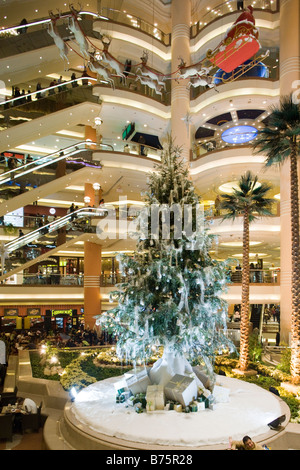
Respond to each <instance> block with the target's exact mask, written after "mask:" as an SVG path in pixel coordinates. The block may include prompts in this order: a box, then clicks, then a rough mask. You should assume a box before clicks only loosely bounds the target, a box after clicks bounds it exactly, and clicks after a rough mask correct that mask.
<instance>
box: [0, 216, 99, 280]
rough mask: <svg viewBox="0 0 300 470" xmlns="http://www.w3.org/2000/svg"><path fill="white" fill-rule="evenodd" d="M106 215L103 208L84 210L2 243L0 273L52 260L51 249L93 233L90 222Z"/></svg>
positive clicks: (92, 226) (93, 227) (94, 228)
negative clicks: (43, 257) (42, 258)
mask: <svg viewBox="0 0 300 470" xmlns="http://www.w3.org/2000/svg"><path fill="white" fill-rule="evenodd" d="M106 215H107V210H106V209H104V208H100V207H99V208H93V207H84V208H81V209H78V210H75V211H73V212H71V213H69V214H67V215H65V216H63V217H60V218H56V219H54V220H53V221H51V222H50V223H48V224H46V225H43V226H42V227H39V228H37V229H35V230H32V231H30V232H28V233H26V234H25V235H24V234H21V236H19V237H17V238H15V239H13V240H12V241H10V242H8V243H5V244H4V243H3V244H2V246H1V249H0V252H1V272H2V273H3V275H4V274H6V273H8V272H9V271H11V270H13V269H14V268H16V267H18V266H22V264H24V265H25V263H27V262H28V261H32V260H35V259H38V258H39V256H41V255H43V254H45V253H49V256H51V250H52V249H54V248H56V247H57V246H60V245H62V244H64V243H66V242H67V241H69V240H70V239H71V240H72V239H73V238H76V237H77V236H78V235H80V234H82V233H86V232H88V233H95V232H96V226H95V225H93V224H92V220H93V219H97V218H98V219H99V218H103V217H105V216H106Z"/></svg>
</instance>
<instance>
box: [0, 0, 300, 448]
mask: <svg viewBox="0 0 300 470" xmlns="http://www.w3.org/2000/svg"><path fill="white" fill-rule="evenodd" d="M249 6H250V7H252V8H250V9H248V8H247V7H249ZM50 8H51V9H50ZM243 14H244V15H245V14H246V15H249V14H251V15H253V16H252V17H254V19H255V25H254V23H252V20H251V19H250V20H249V16H245V17H244V19H240V20H239V22H240V23H241V22H244V26H245V30H244V32H243V35H242V39H241V37H240V36H239V37H238V38H235V37H234V36H233V42H232V37H231V39H230V41H231V42H230V41H228V38H229V37H230V32H232V31H235V29H234V28H233V25H234V23H235V22H237V20H238V18H240V15H243ZM0 18H1V20H0V28H1V29H0V55H1V58H0V63H1V68H0V70H1V74H0V97H1V102H0V126H1V129H0V130H1V132H0V152H1V160H0V172H1V175H0V202H1V204H0V223H1V225H0V242H1V272H0V274H1V275H0V281H1V286H0V332H1V333H2V334H7V333H11V332H13V331H17V332H20V331H25V332H27V333H28V332H30V331H32V332H34V331H37V330H39V331H50V330H52V331H56V332H59V333H61V334H64V335H67V334H68V332H69V330H70V328H71V327H76V328H79V327H80V325H84V328H89V329H93V328H94V327H95V328H97V327H96V326H95V315H99V313H101V312H104V311H106V310H107V309H109V308H111V303H110V300H109V293H110V292H111V291H112V290H113V289H114V288H115V285H116V284H117V283H118V282H119V281H120V280H121V279H122V275H121V272H120V266H119V257H118V255H119V254H120V253H132V252H134V250H135V247H136V240H135V239H134V237H131V236H130V235H129V231H128V226H129V225H130V223H131V222H132V220H133V219H134V215H135V214H137V213H138V212H139V210H140V209H141V208H142V207H143V205H144V198H143V194H144V193H145V191H147V187H148V182H149V174H150V173H151V172H153V171H155V167H156V164H157V162H159V160H160V156H161V152H162V151H163V150H164V148H165V146H166V144H167V142H168V140H169V138H170V136H171V138H172V139H173V141H174V145H176V146H178V147H180V148H181V154H182V158H183V159H184V161H185V164H186V165H187V167H188V169H189V177H190V179H191V180H192V182H193V185H194V188H195V190H196V193H197V194H198V195H199V197H200V200H201V204H202V205H203V208H204V210H205V211H206V213H207V217H208V218H209V220H210V225H209V226H210V229H209V230H210V232H211V233H213V234H215V235H217V237H218V243H216V244H215V245H214V246H213V249H212V250H211V253H210V254H211V256H212V257H213V258H215V259H216V260H220V261H221V260H231V261H230V271H231V272H230V276H231V283H230V284H229V285H228V289H227V291H226V293H224V296H223V297H224V299H225V300H226V301H227V303H228V315H229V318H228V324H227V327H228V334H229V335H230V337H231V338H232V340H233V341H234V342H235V343H237V344H238V341H239V333H240V332H239V315H240V305H241V296H242V287H241V271H240V265H241V264H242V256H243V220H242V217H237V218H236V219H235V220H234V221H232V220H223V215H224V213H222V210H221V212H220V210H219V209H218V206H217V203H216V200H218V199H219V198H220V197H221V196H222V194H225V193H230V192H231V191H232V188H234V187H236V185H237V182H238V181H239V179H240V177H241V176H242V175H244V174H245V172H246V171H248V170H249V171H251V173H252V174H253V175H256V176H257V178H258V181H259V183H261V184H262V183H267V184H269V185H270V186H271V190H270V194H269V197H271V198H273V199H274V204H273V205H272V214H271V215H270V216H266V217H259V218H257V219H256V220H255V221H254V222H252V223H251V225H250V263H251V264H250V293H249V302H250V317H249V318H250V323H251V327H252V329H257V330H258V332H259V333H258V334H259V337H260V340H261V342H262V343H263V344H264V345H266V346H269V347H270V351H271V350H272V347H274V346H279V343H280V342H284V343H285V344H287V345H289V344H290V335H291V282H292V279H291V277H292V276H291V265H292V260H291V230H290V226H291V223H290V219H291V211H290V191H289V187H290V184H289V181H290V180H289V178H290V176H289V166H288V164H286V165H283V166H281V167H279V166H271V167H268V168H266V167H265V156H264V155H263V154H258V153H255V152H254V150H253V142H254V141H255V138H256V136H257V132H258V131H259V130H260V129H263V128H264V126H266V125H267V124H268V117H269V115H270V113H271V109H272V107H273V106H277V105H278V104H279V102H280V97H282V96H285V95H288V94H291V93H294V94H295V96H296V95H297V89H299V86H300V51H299V48H300V38H299V34H300V28H299V21H300V4H299V1H298V0H255V1H251V0H245V1H235V0H227V1H221V0H184V1H183V0H89V1H88V3H86V2H83V3H80V4H77V3H76V4H75V3H74V4H69V3H64V0H53V1H52V2H51V7H50V4H49V2H42V1H33V0H25V1H17V0H1V1H0ZM240 23H239V24H240ZM249 25H250V26H249ZM249 28H250V29H249ZM228 44H231V45H230V46H228ZM229 47H230V50H229V49H228V48H229ZM226 48H227V50H226ZM224 51H225V52H224ZM104 64H105V65H104ZM222 67H223V68H222ZM108 213H109V214H113V216H115V217H116V218H115V220H116V223H115V224H113V223H112V224H108V222H107V220H108V219H107V214H108ZM99 227H101V228H103V230H104V232H102V230H101V229H99ZM20 367H23V368H24V370H25V368H26V358H25V359H24V364H23V366H22V364H21V366H20V365H19V368H20ZM24 374H25V373H24ZM25 375H26V374H25ZM24 390H25V388H24ZM24 390H23V392H24V393H25V391H24ZM28 390H29V389H28ZM58 400H62V401H63V398H62V397H60V396H59V397H58ZM49 406H50V405H49ZM50 407H51V406H50ZM284 412H285V411H284ZM77 418H78V416H77ZM68 425H69V428H68V435H69V436H70V435H72V436H73V438H74V441H76V440H77V441H78V439H80V438H79V437H78V436H77V437H76V438H75V437H74V435H73V434H72V433H75V431H74V427H72V426H71V425H70V421H68ZM53 426H54V425H53ZM65 426H67V425H66V424H65ZM74 426H75V425H74ZM48 427H49V429H50V424H48ZM79 427H80V426H79ZM71 428H72V429H71ZM49 429H48V433H50V434H51V431H49ZM298 432H299V431H298ZM81 437H82V436H81ZM241 437H242V436H241ZM134 439H135V436H133V438H132V440H134ZM77 441H76V442H77ZM51 442H52V441H51V438H49V436H48V443H47V446H48V448H51ZM122 442H124V441H122ZM211 443H213V444H216V442H214V441H211V442H210V441H208V442H206V445H207V446H209V445H211ZM217 444H218V443H217ZM56 445H57V444H54V443H53V447H52V448H55V446H56ZM113 445H116V444H110V447H109V448H114V447H113ZM289 445H290V444H289ZM89 446H90V444H89V443H86V448H89ZM66 447H67V444H66ZM71 447H72V446H71ZM102 448H105V446H104V447H102ZM120 448H124V447H122V445H121V447H120ZM292 448H295V445H292ZM298 448H300V446H299V447H298Z"/></svg>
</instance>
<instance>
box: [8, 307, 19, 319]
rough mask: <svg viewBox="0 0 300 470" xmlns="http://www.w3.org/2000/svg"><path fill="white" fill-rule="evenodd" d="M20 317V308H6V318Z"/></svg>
mask: <svg viewBox="0 0 300 470" xmlns="http://www.w3.org/2000/svg"><path fill="white" fill-rule="evenodd" d="M18 315H19V309H18V308H5V309H4V316H5V317H14V316H18Z"/></svg>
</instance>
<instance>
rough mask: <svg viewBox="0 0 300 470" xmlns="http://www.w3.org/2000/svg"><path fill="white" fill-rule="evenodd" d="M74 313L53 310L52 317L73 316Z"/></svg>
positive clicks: (70, 310) (71, 311)
mask: <svg viewBox="0 0 300 470" xmlns="http://www.w3.org/2000/svg"><path fill="white" fill-rule="evenodd" d="M72 313H73V310H72V309H69V310H52V315H54V316H56V315H72Z"/></svg>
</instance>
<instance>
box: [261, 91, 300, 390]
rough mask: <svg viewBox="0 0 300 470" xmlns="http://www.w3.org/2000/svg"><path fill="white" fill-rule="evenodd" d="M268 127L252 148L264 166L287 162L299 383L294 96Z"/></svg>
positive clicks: (294, 358)
mask: <svg viewBox="0 0 300 470" xmlns="http://www.w3.org/2000/svg"><path fill="white" fill-rule="evenodd" d="M270 111H271V114H270V115H269V118H268V124H267V126H266V127H265V128H264V129H262V130H260V131H258V135H257V138H256V140H255V142H254V143H253V148H254V150H256V152H257V153H263V154H264V155H265V156H266V166H267V167H269V166H271V165H279V166H280V165H281V164H282V163H284V162H285V161H287V160H289V163H290V195H291V237H292V240H291V242H292V312H291V313H292V316H291V318H292V320H291V336H292V339H291V375H292V380H293V382H295V383H300V347H299V345H300V305H299V302H300V300H299V299H300V255H299V194H298V169H297V163H298V162H297V160H298V157H299V155H300V107H299V104H297V103H295V102H294V101H293V96H292V95H289V96H284V97H283V98H282V99H281V101H280V104H279V106H277V107H273V108H271V109H270Z"/></svg>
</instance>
